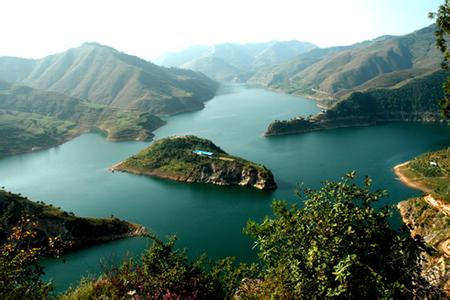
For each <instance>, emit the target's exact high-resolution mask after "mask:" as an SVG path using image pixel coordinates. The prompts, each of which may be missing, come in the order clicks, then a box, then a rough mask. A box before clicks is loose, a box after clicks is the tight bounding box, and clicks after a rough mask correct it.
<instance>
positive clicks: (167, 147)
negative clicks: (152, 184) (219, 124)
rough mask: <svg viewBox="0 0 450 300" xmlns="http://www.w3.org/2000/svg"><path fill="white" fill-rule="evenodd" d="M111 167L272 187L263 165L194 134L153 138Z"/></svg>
mask: <svg viewBox="0 0 450 300" xmlns="http://www.w3.org/2000/svg"><path fill="white" fill-rule="evenodd" d="M194 150H202V151H207V152H212V153H213V155H212V156H211V157H209V156H206V155H198V154H195V153H193V151H194ZM113 169H114V170H122V171H128V172H132V173H137V174H144V175H153V176H159V177H163V178H169V179H174V180H178V181H187V182H205V183H213V184H219V185H249V186H254V187H257V188H261V189H273V188H276V184H275V182H274V180H273V175H272V173H271V172H270V170H268V169H267V168H266V167H264V166H263V165H258V164H255V163H252V162H250V161H247V160H244V159H242V158H239V157H235V156H231V155H229V154H227V153H226V152H225V151H223V150H222V149H220V148H219V147H218V146H216V145H215V144H214V143H213V142H211V141H209V140H206V139H202V138H198V137H196V136H180V137H169V138H165V139H161V140H158V141H155V142H154V143H153V144H152V145H150V146H149V147H147V148H146V149H144V150H142V151H141V152H140V153H138V154H136V155H134V156H132V157H130V158H128V159H127V160H125V161H123V162H121V163H119V164H117V165H115V166H113Z"/></svg>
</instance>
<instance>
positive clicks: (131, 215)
mask: <svg viewBox="0 0 450 300" xmlns="http://www.w3.org/2000/svg"><path fill="white" fill-rule="evenodd" d="M318 110H319V109H318V108H317V107H316V105H315V103H314V102H313V101H310V100H307V99H304V98H301V97H293V96H289V95H282V94H276V93H273V92H269V91H265V90H262V89H257V88H250V87H246V86H242V85H227V86H223V87H222V88H221V90H220V92H219V94H218V95H217V96H216V97H215V98H213V99H212V100H210V101H208V102H207V103H205V108H204V109H203V110H201V111H196V112H191V113H186V114H181V115H177V116H173V117H170V118H167V121H168V124H167V125H166V126H164V127H162V128H160V129H158V130H157V131H156V132H155V135H156V137H155V138H162V137H166V136H170V135H185V134H194V135H197V136H200V137H204V138H207V139H211V140H212V141H213V142H214V143H215V144H217V145H218V146H220V147H221V148H222V149H224V150H225V151H227V152H228V153H231V154H233V155H237V156H241V157H243V158H246V159H249V160H252V161H255V162H258V163H262V164H265V165H266V166H267V167H268V168H269V169H271V170H272V172H273V173H274V175H275V180H276V181H277V183H278V186H279V188H278V190H276V191H275V192H263V191H258V190H254V189H250V188H248V189H247V188H240V187H220V186H212V185H201V184H185V183H178V182H172V181H167V180H162V179H157V178H149V177H142V176H135V175H131V174H126V173H110V172H108V171H107V169H108V167H109V166H111V165H113V164H114V163H117V162H119V161H121V160H123V159H125V158H127V157H128V156H130V155H132V154H134V153H136V152H138V151H139V150H141V149H142V148H144V147H146V146H147V145H148V143H144V142H122V143H111V142H108V141H107V140H106V139H105V137H104V136H102V135H100V134H97V133H90V134H85V135H82V136H80V137H78V138H76V139H74V140H72V141H70V142H67V143H65V144H63V145H61V146H59V147H55V148H52V149H49V150H45V151H40V152H35V153H29V154H25V155H19V156H13V157H7V158H2V159H0V185H1V186H5V187H6V189H7V190H9V191H12V192H17V193H22V194H23V195H26V196H27V197H29V198H31V199H33V200H42V201H44V202H46V203H51V204H53V205H55V206H60V207H62V208H63V209H64V210H66V211H72V212H74V213H75V214H78V215H80V216H92V217H102V216H110V215H114V216H117V217H119V218H122V219H125V220H128V221H131V222H135V223H139V224H142V225H144V226H146V227H147V228H149V229H151V230H152V231H153V232H154V233H155V234H157V235H158V236H159V237H164V236H167V235H172V234H176V235H177V236H178V242H177V245H178V246H179V247H186V248H187V249H188V253H189V255H190V256H192V257H195V256H198V255H200V254H201V253H204V252H206V253H208V255H209V257H210V258H213V259H216V258H221V257H225V256H236V257H237V258H238V259H239V260H240V261H251V260H253V259H255V257H256V253H255V251H254V250H252V241H251V240H250V239H249V238H248V237H246V236H244V235H243V234H242V229H243V227H244V226H245V224H246V222H247V220H249V219H256V220H261V219H262V218H263V217H264V216H266V215H270V213H271V209H270V203H271V201H272V200H273V199H285V200H287V201H296V197H295V194H294V190H295V188H296V186H297V184H298V183H302V182H303V183H304V186H307V187H312V188H315V187H318V186H319V185H320V182H321V181H322V180H326V179H339V178H340V177H341V176H342V175H343V174H345V173H346V172H348V171H350V170H356V171H357V172H358V174H359V175H360V176H361V177H363V176H364V175H369V176H371V177H372V178H373V180H374V185H375V188H385V189H387V190H389V194H390V198H389V199H388V200H386V201H385V202H384V203H391V204H395V203H397V202H398V201H400V200H403V199H406V198H408V197H412V196H414V195H418V194H420V192H418V191H414V190H411V189H409V188H407V187H405V186H403V185H402V184H401V183H400V182H398V181H397V180H396V179H395V175H394V173H393V171H392V167H393V166H394V165H396V164H398V163H400V162H403V161H405V160H409V159H411V158H413V157H414V156H416V155H418V154H420V153H423V152H426V151H431V150H436V149H439V148H442V147H445V146H449V145H450V139H449V137H450V127H449V126H447V125H446V124H419V123H390V124H384V125H379V126H374V127H361V128H345V129H337V130H330V131H323V132H312V133H307V134H302V135H292V136H280V137H271V138H265V137H263V136H262V135H263V133H264V131H265V129H266V127H267V125H268V124H269V123H270V122H271V121H273V120H276V119H288V118H292V117H295V116H297V115H303V116H307V115H309V114H314V113H316V112H318ZM146 246H147V241H146V240H145V239H140V238H135V239H126V240H120V241H115V242H111V243H107V244H103V245H98V246H93V247H89V248H84V249H80V250H77V251H73V252H70V253H67V254H66V255H64V258H65V259H66V263H63V262H62V261H61V260H54V259H48V260H45V262H44V263H45V267H46V269H45V271H46V278H52V279H53V280H54V281H55V283H56V286H57V290H58V291H62V290H64V289H66V288H67V287H68V286H69V285H71V284H76V283H77V282H78V280H79V279H80V278H81V277H82V276H87V275H89V274H92V275H95V274H98V273H99V272H101V271H102V268H103V267H102V266H107V265H110V264H113V263H117V262H119V261H120V260H121V259H122V258H123V257H124V255H139V254H140V253H141V252H142V251H143V250H144V249H145V247H146Z"/></svg>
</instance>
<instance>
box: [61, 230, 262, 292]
mask: <svg viewBox="0 0 450 300" xmlns="http://www.w3.org/2000/svg"><path fill="white" fill-rule="evenodd" d="M147 237H148V238H149V239H150V240H151V241H152V242H153V243H152V245H151V246H150V247H149V248H148V249H147V250H146V251H145V252H144V254H143V255H142V257H141V262H139V263H136V262H135V261H134V260H133V259H130V260H127V261H125V262H124V263H123V264H122V265H121V266H120V267H119V268H112V269H111V270H109V271H107V272H105V274H104V275H103V276H101V277H100V278H99V279H97V280H94V281H93V282H89V281H85V282H82V283H81V284H80V285H79V286H78V287H76V288H75V289H72V290H69V291H67V292H66V294H65V295H63V296H62V299H123V298H130V296H132V297H134V298H135V299H230V298H232V297H233V295H234V293H235V291H236V290H237V289H238V287H239V285H240V284H241V281H242V279H244V278H251V277H254V276H255V274H256V273H257V271H258V270H257V267H256V266H255V265H245V264H240V265H236V264H235V262H234V259H233V258H225V259H222V260H218V261H215V262H210V261H208V260H207V259H206V257H205V256H201V257H200V258H198V259H196V260H194V261H190V260H189V259H188V258H187V256H186V252H185V251H184V250H178V249H175V248H174V247H175V241H176V238H175V237H170V238H169V239H168V241H167V242H164V241H162V240H160V239H158V238H157V237H155V236H154V235H152V234H149V235H148V236H147Z"/></svg>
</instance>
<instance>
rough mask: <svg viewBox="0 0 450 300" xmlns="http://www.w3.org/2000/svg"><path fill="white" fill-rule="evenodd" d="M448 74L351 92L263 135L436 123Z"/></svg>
mask: <svg viewBox="0 0 450 300" xmlns="http://www.w3.org/2000/svg"><path fill="white" fill-rule="evenodd" d="M449 75H450V72H448V71H436V72H432V73H430V74H426V75H423V76H419V77H416V78H413V79H410V80H404V81H403V82H402V83H401V84H399V85H394V86H393V87H391V88H372V89H369V90H367V91H363V92H361V91H357V92H353V93H351V94H350V96H348V97H347V98H346V99H345V100H342V101H340V102H339V103H337V104H336V105H335V106H333V107H332V108H330V109H329V110H324V111H323V112H321V113H319V114H317V115H315V116H311V117H308V118H307V119H305V118H303V117H297V118H295V119H292V120H284V121H274V122H272V123H271V124H270V125H269V127H268V128H267V131H266V133H265V135H266V136H272V135H285V134H296V133H305V132H310V131H318V130H325V129H334V128H342V127H354V126H369V125H375V124H377V123H382V122H391V121H431V122H434V121H439V120H441V118H442V117H441V115H440V107H439V104H438V103H439V100H440V99H442V98H443V97H444V92H443V89H442V85H443V83H444V82H445V80H446V79H447V77H448V76H449Z"/></svg>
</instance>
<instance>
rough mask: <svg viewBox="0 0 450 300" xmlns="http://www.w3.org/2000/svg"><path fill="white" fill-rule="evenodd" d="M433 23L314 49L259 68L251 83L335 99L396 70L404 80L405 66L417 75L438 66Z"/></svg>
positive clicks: (439, 56)
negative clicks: (405, 31) (403, 32)
mask: <svg viewBox="0 0 450 300" xmlns="http://www.w3.org/2000/svg"><path fill="white" fill-rule="evenodd" d="M434 29H435V27H434V26H429V27H426V28H424V29H421V30H418V31H416V32H413V33H411V34H408V35H404V36H399V37H394V36H384V37H380V38H377V39H374V40H372V41H366V42H362V43H359V44H355V45H352V46H351V47H340V48H339V47H335V48H329V49H316V50H313V51H310V52H308V53H305V54H302V55H300V56H298V57H296V58H295V59H293V60H292V61H290V62H289V63H286V64H283V65H279V66H274V67H272V68H265V69H262V70H261V71H260V72H259V73H257V74H255V76H253V77H252V78H251V79H250V80H249V82H251V83H253V84H261V85H263V86H266V87H269V88H272V89H276V90H280V91H284V92H289V93H295V94H304V95H305V94H306V95H310V96H312V97H314V98H318V99H334V100H339V99H340V97H341V96H342V94H345V95H347V94H349V92H351V91H355V90H359V88H357V87H359V86H361V85H365V87H364V88H370V87H374V86H371V85H370V84H369V81H370V80H372V79H374V78H376V77H378V76H382V75H383V74H389V73H397V72H398V74H396V77H397V78H398V80H399V79H400V78H403V80H406V79H408V78H409V76H410V74H409V73H405V72H404V71H405V70H416V69H417V70H421V71H420V72H418V73H420V74H424V73H427V72H429V71H432V70H437V69H438V68H439V64H440V59H441V55H440V53H439V51H438V50H437V49H436V48H435V47H433V45H434V35H433V31H434Z"/></svg>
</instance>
